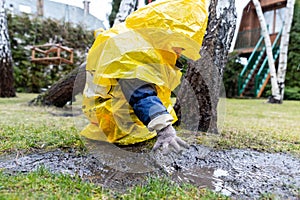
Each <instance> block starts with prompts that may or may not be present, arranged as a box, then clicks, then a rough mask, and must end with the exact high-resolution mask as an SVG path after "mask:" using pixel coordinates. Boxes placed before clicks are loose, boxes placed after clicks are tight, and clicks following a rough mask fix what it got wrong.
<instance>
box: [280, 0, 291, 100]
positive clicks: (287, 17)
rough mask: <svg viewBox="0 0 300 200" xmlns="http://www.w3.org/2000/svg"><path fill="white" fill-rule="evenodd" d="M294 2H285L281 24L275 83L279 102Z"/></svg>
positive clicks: (282, 92) (282, 93)
mask: <svg viewBox="0 0 300 200" xmlns="http://www.w3.org/2000/svg"><path fill="white" fill-rule="evenodd" d="M294 5H295V0H288V1H287V8H286V11H285V21H284V24H283V30H282V36H281V41H280V55H279V66H278V72H277V81H278V86H279V92H280V97H281V98H280V101H281V102H282V101H283V97H284V86H285V85H284V81H285V75H286V70H287V59H288V47H289V40H290V30H291V26H292V22H293V14H294Z"/></svg>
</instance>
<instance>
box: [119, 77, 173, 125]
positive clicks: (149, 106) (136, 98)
mask: <svg viewBox="0 0 300 200" xmlns="http://www.w3.org/2000/svg"><path fill="white" fill-rule="evenodd" d="M118 82H119V84H120V86H121V89H122V92H123V94H124V96H125V98H126V99H127V101H128V103H129V104H130V105H131V107H132V108H133V110H134V113H135V115H136V116H137V117H138V118H139V120H141V122H143V124H144V125H146V126H147V125H148V124H149V122H150V121H151V120H152V119H154V118H156V117H157V116H159V115H161V114H169V113H168V111H167V109H166V107H165V106H164V105H163V104H162V102H161V100H160V99H159V98H158V97H157V91H156V88H155V85H154V84H152V83H148V82H145V81H142V80H140V79H119V80H118Z"/></svg>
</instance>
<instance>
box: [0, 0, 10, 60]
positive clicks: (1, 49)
mask: <svg viewBox="0 0 300 200" xmlns="http://www.w3.org/2000/svg"><path fill="white" fill-rule="evenodd" d="M4 5H5V0H1V8H0V9H1V10H0V58H1V61H2V62H4V63H6V62H11V60H12V57H11V50H10V41H9V36H8V30H7V19H6V13H5V8H4Z"/></svg>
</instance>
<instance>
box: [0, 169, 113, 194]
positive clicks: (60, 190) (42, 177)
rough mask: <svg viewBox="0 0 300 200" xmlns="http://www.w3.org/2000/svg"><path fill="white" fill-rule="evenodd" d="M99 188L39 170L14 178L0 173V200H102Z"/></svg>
mask: <svg viewBox="0 0 300 200" xmlns="http://www.w3.org/2000/svg"><path fill="white" fill-rule="evenodd" d="M103 193H104V192H103V189H102V188H101V187H99V186H96V185H93V184H90V183H86V182H83V181H82V180H81V179H80V178H79V177H71V176H69V175H64V174H52V173H50V172H49V171H47V170H46V169H43V168H40V169H38V170H37V171H35V172H31V173H29V174H17V175H14V176H11V175H8V174H5V173H3V172H0V199H92V198H95V199H104V198H105V197H107V196H108V192H106V194H103Z"/></svg>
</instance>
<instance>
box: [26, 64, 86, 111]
mask: <svg viewBox="0 0 300 200" xmlns="http://www.w3.org/2000/svg"><path fill="white" fill-rule="evenodd" d="M85 66H86V63H83V64H82V65H81V66H79V67H77V68H75V69H74V70H72V71H71V72H70V73H69V74H67V75H66V76H65V77H63V78H61V79H60V80H59V81H58V82H56V83H55V84H54V85H52V86H51V87H50V88H49V90H47V91H46V92H45V93H43V94H40V95H39V96H38V97H36V98H35V99H33V100H31V101H30V102H29V105H42V106H56V107H63V106H65V105H66V103H67V102H69V101H72V100H74V97H75V95H77V94H79V93H81V92H82V91H83V89H84V86H85Z"/></svg>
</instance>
